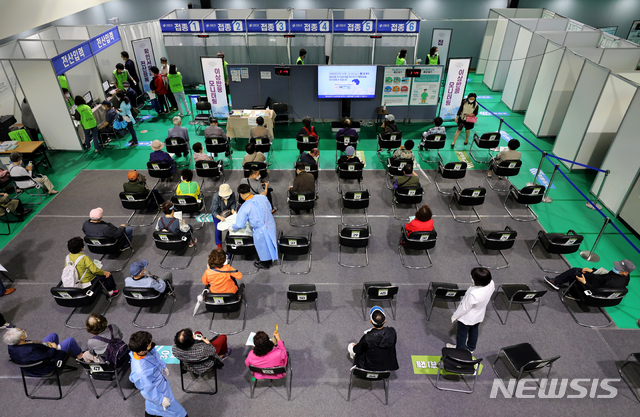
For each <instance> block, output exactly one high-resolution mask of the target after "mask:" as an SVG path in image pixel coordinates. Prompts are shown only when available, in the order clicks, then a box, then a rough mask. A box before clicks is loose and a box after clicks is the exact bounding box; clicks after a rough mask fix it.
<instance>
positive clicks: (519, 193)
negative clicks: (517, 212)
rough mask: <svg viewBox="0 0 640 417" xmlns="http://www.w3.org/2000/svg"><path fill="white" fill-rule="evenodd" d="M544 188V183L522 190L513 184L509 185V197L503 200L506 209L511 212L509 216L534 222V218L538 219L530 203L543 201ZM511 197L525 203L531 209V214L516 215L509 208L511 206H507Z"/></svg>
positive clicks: (516, 219)
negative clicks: (526, 215) (525, 215)
mask: <svg viewBox="0 0 640 417" xmlns="http://www.w3.org/2000/svg"><path fill="white" fill-rule="evenodd" d="M544 190H545V187H544V185H539V184H536V185H532V186H526V187H523V188H522V189H520V190H519V189H517V188H516V187H514V186H513V185H511V186H510V187H509V194H507V197H506V198H505V199H504V201H503V202H502V205H503V206H504V209H505V210H507V213H509V216H511V218H512V219H513V220H515V221H518V222H532V221H534V220H538V215H537V214H536V213H534V212H533V210H531V207H530V205H531V204H538V203H541V202H542V197H544ZM510 198H513V200H514V201H515V202H516V203H518V204H524V206H525V207H526V209H527V210H528V211H529V213H530V214H531V216H528V217H515V216H514V215H513V213H511V211H510V210H509V207H507V201H508V200H509V199H510Z"/></svg>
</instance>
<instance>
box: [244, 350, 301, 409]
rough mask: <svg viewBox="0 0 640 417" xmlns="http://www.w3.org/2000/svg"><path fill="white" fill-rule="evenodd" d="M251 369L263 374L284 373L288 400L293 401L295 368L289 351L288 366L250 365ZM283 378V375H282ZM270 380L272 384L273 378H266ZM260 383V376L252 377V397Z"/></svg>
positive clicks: (250, 386) (250, 383) (250, 385)
mask: <svg viewBox="0 0 640 417" xmlns="http://www.w3.org/2000/svg"><path fill="white" fill-rule="evenodd" d="M249 371H251V372H255V373H258V374H262V375H268V376H273V375H281V374H282V375H283V377H284V378H285V381H284V385H285V387H286V389H287V401H291V382H292V379H293V368H292V367H291V358H290V357H289V352H287V365H286V366H275V367H272V368H259V367H257V366H253V365H249ZM281 378H282V377H281ZM281 378H280V379H281ZM265 379H267V380H268V381H269V384H270V385H271V384H272V383H273V379H269V378H265ZM257 385H258V378H251V381H249V388H250V390H251V398H254V394H255V390H256V386H257Z"/></svg>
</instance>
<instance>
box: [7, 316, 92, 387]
mask: <svg viewBox="0 0 640 417" xmlns="http://www.w3.org/2000/svg"><path fill="white" fill-rule="evenodd" d="M3 339H4V342H5V343H6V344H7V345H9V357H10V358H11V360H12V361H13V362H15V363H17V364H18V365H28V364H30V363H36V362H39V361H44V360H50V359H51V360H53V364H51V365H49V366H45V367H41V368H37V369H33V370H30V371H24V373H25V374H26V375H28V376H36V377H37V376H44V375H47V374H50V373H51V372H53V370H54V368H55V363H56V362H57V361H58V360H62V361H64V360H66V358H67V354H69V355H73V356H75V357H76V358H78V359H81V358H82V349H81V348H80V346H79V345H78V342H76V340H75V339H74V338H73V337H70V338H68V339H65V340H63V341H62V342H60V337H59V336H58V335H57V334H56V333H50V334H49V335H48V336H47V337H45V338H44V339H42V341H37V340H30V339H28V336H27V332H26V331H25V330H22V329H20V328H19V327H14V328H12V329H8V330H7V332H6V333H5V334H4V338H3Z"/></svg>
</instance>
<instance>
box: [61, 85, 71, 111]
mask: <svg viewBox="0 0 640 417" xmlns="http://www.w3.org/2000/svg"><path fill="white" fill-rule="evenodd" d="M62 94H64V102H65V103H66V104H67V108H69V109H70V108H71V106H73V98H72V97H71V93H70V92H69V90H67V89H66V88H63V89H62Z"/></svg>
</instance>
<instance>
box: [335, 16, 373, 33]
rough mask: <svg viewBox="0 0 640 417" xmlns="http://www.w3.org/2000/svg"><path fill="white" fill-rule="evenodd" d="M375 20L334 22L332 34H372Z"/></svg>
mask: <svg viewBox="0 0 640 417" xmlns="http://www.w3.org/2000/svg"><path fill="white" fill-rule="evenodd" d="M375 30H376V22H375V20H355V19H353V20H334V21H333V32H334V33H374V32H375Z"/></svg>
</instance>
